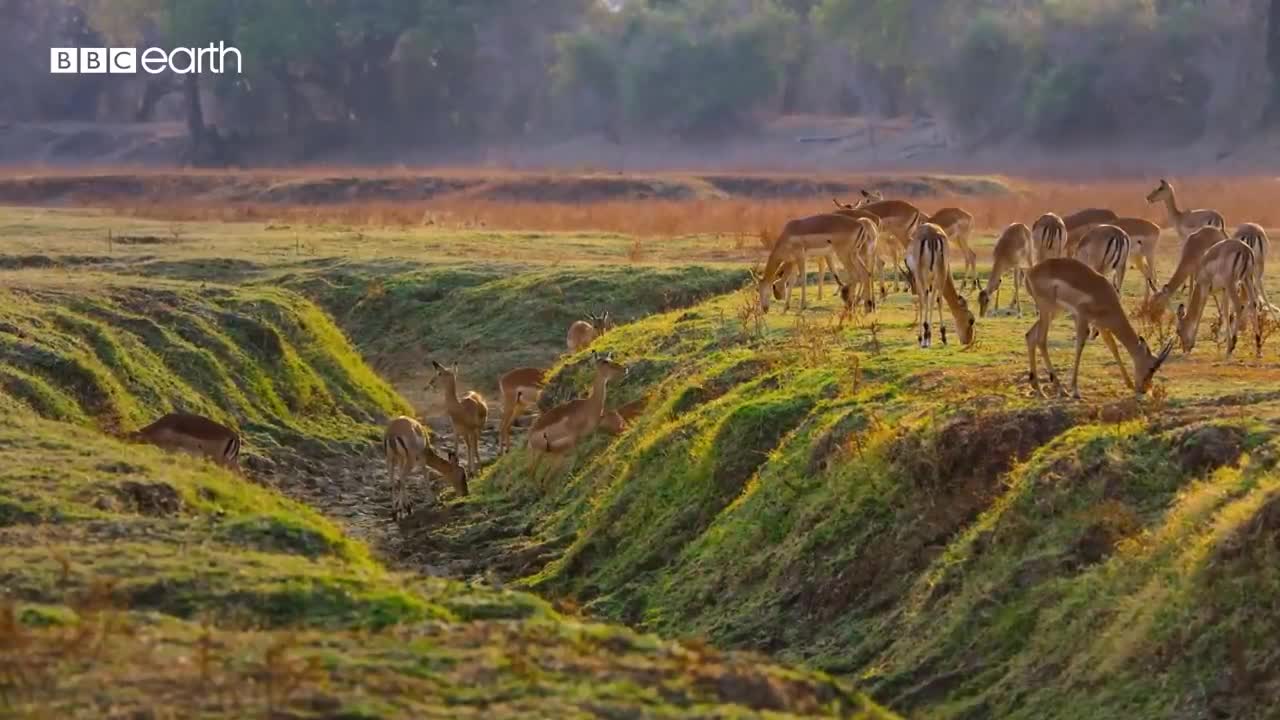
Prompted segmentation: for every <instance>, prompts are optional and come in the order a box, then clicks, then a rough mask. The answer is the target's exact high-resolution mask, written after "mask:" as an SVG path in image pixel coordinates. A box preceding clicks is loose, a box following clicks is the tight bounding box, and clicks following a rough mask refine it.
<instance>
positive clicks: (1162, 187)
mask: <svg viewBox="0 0 1280 720" xmlns="http://www.w3.org/2000/svg"><path fill="white" fill-rule="evenodd" d="M1172 194H1173V186H1172V185H1170V184H1169V181H1168V180H1165V179H1164V178H1160V184H1159V185H1157V186H1156V189H1155V190H1152V191H1151V192H1149V193H1147V204H1151V203H1154V202H1160V201H1161V200H1164V199H1165V198H1167V197H1169V196H1170V195H1172Z"/></svg>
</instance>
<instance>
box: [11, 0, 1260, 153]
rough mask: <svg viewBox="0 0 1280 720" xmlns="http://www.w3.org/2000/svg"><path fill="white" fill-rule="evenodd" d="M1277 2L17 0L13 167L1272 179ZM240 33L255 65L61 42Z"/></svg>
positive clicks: (109, 43)
mask: <svg viewBox="0 0 1280 720" xmlns="http://www.w3.org/2000/svg"><path fill="white" fill-rule="evenodd" d="M1277 22H1280V2H1272V1H1271V0H1073V1H1072V2H1052V3H1051V2H1035V1H1027V0H953V1H951V2H947V3H945V4H944V3H938V2H935V1H934V0H900V1H898V2H891V3H886V2H872V1H871V0H687V1H685V2H680V1H676V0H613V1H612V2H605V1H604V0H532V1H531V0H521V1H520V2H517V1H516V0H486V1H484V2H480V1H472V2H441V1H439V0H406V1H404V2H396V3H382V4H378V5H376V6H367V7H366V6H364V5H363V4H350V5H346V4H330V5H324V6H310V5H308V6H304V5H301V4H299V5H297V6H296V7H294V6H286V5H283V4H281V5H274V6H270V7H268V6H267V5H261V6H260V4H256V3H251V4H247V5H242V4H233V3H205V2H195V1H191V2H161V1H160V0H118V1H108V0H79V1H74V2H71V1H66V0H7V1H6V2H3V3H0V97H3V98H4V101H3V102H0V164H3V165H7V166H10V167H87V166H113V167H124V166H146V167H193V166H194V167H214V168H217V167H296V166H307V165H324V166H409V167H415V166H420V167H429V166H446V165H447V166H483V167H494V168H514V169H527V170H544V169H564V170H576V171H600V172H622V173H629V172H653V171H661V170H676V169H680V170H714V169H726V170H727V169H733V170H753V171H780V172H835V173H838V172H848V171H897V170H916V171H924V170H929V171H949V172H983V173H1010V174H1023V175H1040V174H1044V175H1056V176H1079V177H1082V178H1088V177H1099V176H1103V177H1137V176H1151V175H1154V174H1156V173H1166V172H1167V173H1181V174H1222V173H1231V172H1256V171H1262V170H1266V169H1267V168H1268V167H1269V166H1271V165H1273V164H1274V162H1275V160H1276V159H1280V144H1277V142H1276V141H1275V132H1274V129H1275V123H1276V119H1277V116H1278V115H1277V111H1276V110H1277V103H1276V100H1277V97H1278V94H1277V86H1278V83H1277V78H1280V32H1277V31H1274V30H1273V28H1275V27H1276V25H1277ZM210 42H213V43H218V42H225V43H227V44H228V45H234V46H235V47H237V48H239V49H240V50H241V51H242V53H243V54H244V58H245V68H244V73H243V74H242V75H235V74H222V75H216V74H208V73H206V74H203V75H200V76H196V75H192V74H188V75H176V74H173V73H164V74H159V75H149V74H145V73H138V74H134V75H101V74H100V75H88V74H84V75H67V74H51V73H50V72H49V48H51V47H139V48H142V47H148V46H153V45H155V46H160V47H174V46H191V47H198V46H204V45H207V44H208V43H210Z"/></svg>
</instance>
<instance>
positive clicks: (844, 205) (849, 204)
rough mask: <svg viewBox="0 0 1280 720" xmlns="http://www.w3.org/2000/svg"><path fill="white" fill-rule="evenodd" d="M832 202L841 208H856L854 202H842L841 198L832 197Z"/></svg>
mask: <svg viewBox="0 0 1280 720" xmlns="http://www.w3.org/2000/svg"><path fill="white" fill-rule="evenodd" d="M831 202H833V203H835V204H836V207H838V208H840V209H841V210H852V209H854V205H853V203H842V202H840V201H839V200H837V199H836V198H831ZM859 204H861V203H859Z"/></svg>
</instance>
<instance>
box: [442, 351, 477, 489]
mask: <svg viewBox="0 0 1280 720" xmlns="http://www.w3.org/2000/svg"><path fill="white" fill-rule="evenodd" d="M431 365H432V367H434V368H435V369H436V374H435V375H433V376H432V378H431V381H430V382H429V383H428V384H427V387H428V388H433V387H435V386H436V385H439V386H440V388H441V390H442V391H443V392H444V408H445V411H446V412H448V413H449V420H450V421H451V422H452V423H453V433H454V445H455V446H456V445H457V441H458V439H459V438H461V439H462V441H463V442H464V443H466V445H467V467H468V468H469V469H470V470H471V472H472V473H473V474H474V473H475V472H476V471H477V470H478V469H479V468H480V431H481V430H483V429H484V423H485V420H486V419H488V417H489V406H488V405H486V404H485V402H484V398H483V397H481V396H480V394H479V393H477V392H476V391H474V390H472V391H470V392H468V393H467V394H466V395H463V396H462V397H458V365H457V364H456V363H455V364H454V366H453V369H449V368H446V367H445V366H443V365H441V364H440V363H438V362H436V361H435V360H432V361H431Z"/></svg>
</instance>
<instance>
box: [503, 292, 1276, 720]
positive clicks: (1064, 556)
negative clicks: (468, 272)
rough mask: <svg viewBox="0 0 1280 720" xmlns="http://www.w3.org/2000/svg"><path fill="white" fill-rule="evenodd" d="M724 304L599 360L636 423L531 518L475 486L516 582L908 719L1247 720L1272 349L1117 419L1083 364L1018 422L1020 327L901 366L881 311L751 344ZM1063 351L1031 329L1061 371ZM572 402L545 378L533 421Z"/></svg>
mask: <svg viewBox="0 0 1280 720" xmlns="http://www.w3.org/2000/svg"><path fill="white" fill-rule="evenodd" d="M746 302H747V298H746V296H745V294H741V295H738V296H730V297H726V298H723V299H720V300H717V301H714V302H712V303H708V304H705V305H701V306H698V307H695V308H692V309H690V310H688V311H682V312H675V313H669V314H666V315H662V316H657V317H653V318H650V319H647V320H645V321H641V322H639V323H636V324H634V325H631V326H628V327H626V328H623V329H621V330H619V331H618V332H617V333H615V334H613V335H611V336H607V337H606V338H603V339H601V340H600V341H598V343H597V348H598V349H600V350H608V351H613V352H614V353H615V354H616V355H617V356H619V357H620V358H622V359H623V360H624V361H625V362H628V363H630V364H631V365H632V367H633V368H634V369H633V372H632V374H631V375H630V376H628V377H627V378H626V379H625V380H623V381H621V382H619V383H618V384H617V386H616V387H614V388H611V393H610V396H611V398H613V400H611V402H610V404H611V405H612V404H614V402H617V403H621V402H625V401H627V400H629V399H632V398H634V397H638V396H639V395H642V394H647V395H648V396H649V397H650V405H649V411H648V412H647V413H646V414H645V415H644V416H643V417H642V418H640V419H639V420H638V422H637V423H636V425H635V426H634V427H633V428H632V429H631V430H630V431H628V432H627V433H625V434H624V435H622V436H621V437H618V438H612V437H607V436H596V437H594V438H592V439H591V440H589V441H588V442H587V443H586V445H585V446H584V447H583V448H582V449H581V450H580V452H579V453H578V458H577V463H576V467H575V470H574V471H572V472H571V473H570V474H567V475H565V476H564V477H562V478H561V479H560V480H559V481H558V482H557V483H554V484H553V485H552V489H551V490H550V491H549V493H548V494H546V495H539V494H538V492H537V491H536V490H535V489H534V488H532V487H531V486H530V484H529V482H528V479H527V477H526V476H525V474H524V472H525V463H524V459H523V457H522V456H521V455H519V454H516V455H513V456H510V457H508V458H504V459H503V460H502V461H501V463H500V465H499V466H498V467H497V469H496V470H495V471H494V472H493V474H492V475H491V476H490V479H489V489H486V492H490V491H492V492H494V493H497V494H499V495H506V496H510V495H514V496H516V497H520V498H523V501H524V502H525V503H526V504H527V505H526V507H527V509H523V508H522V509H520V510H516V511H514V512H516V513H517V514H519V515H520V517H521V518H525V520H519V521H517V522H523V521H527V522H532V523H533V524H534V526H535V527H536V529H537V532H536V535H537V536H538V538H539V539H540V540H542V541H549V540H553V539H559V540H561V541H562V542H563V543H564V544H565V545H566V547H565V549H564V550H563V552H561V553H559V554H558V556H557V557H556V558H555V559H553V560H552V561H551V562H549V563H547V564H546V565H545V566H544V567H541V569H537V568H534V569H532V570H531V571H530V572H529V573H528V574H527V576H526V577H525V578H524V580H523V581H522V583H521V584H523V585H524V586H526V587H531V588H533V589H536V590H538V591H539V592H541V593H546V594H549V595H551V596H553V597H568V598H572V599H573V600H574V601H575V602H578V603H581V604H582V605H583V606H584V607H586V608H587V609H589V610H590V611H592V612H594V613H597V614H599V615H600V616H601V617H604V618H610V619H617V620H622V621H625V622H628V623H633V624H635V625H637V626H639V627H641V628H644V629H647V630H655V631H659V632H661V633H665V634H676V635H683V634H698V635H702V636H705V637H708V638H710V639H711V640H712V641H713V642H715V643H717V644H723V645H725V646H732V647H748V648H755V649H761V650H767V651H769V652H771V653H776V654H777V655H779V656H780V657H784V658H787V659H788V660H796V661H803V662H806V663H810V664H812V665H814V666H816V667H819V668H822V669H826V670H829V671H832V672H838V673H842V674H847V675H849V676H852V677H855V678H858V679H859V680H860V681H861V682H865V683H867V684H868V688H869V689H870V691H871V692H872V694H873V695H874V696H875V697H877V698H878V699H880V700H881V701H883V702H885V703H887V704H888V706H889V707H892V708H894V709H895V710H897V711H899V712H903V713H906V714H908V715H909V716H911V717H933V718H977V717H991V716H997V717H1026V718H1036V717H1079V718H1089V717H1104V716H1105V717H1110V716H1114V715H1115V714H1116V713H1118V712H1124V713H1127V714H1132V715H1135V716H1142V717H1170V716H1200V715H1203V714H1209V713H1213V712H1227V713H1230V715H1231V716H1232V717H1258V718H1261V717H1265V716H1266V713H1267V712H1269V709H1268V707H1269V706H1268V704H1267V702H1265V700H1264V699H1265V698H1267V697H1271V696H1273V695H1274V693H1275V692H1276V691H1277V690H1280V664H1277V663H1276V662H1275V660H1276V655H1275V653H1274V652H1272V650H1271V649H1270V643H1269V641H1268V640H1267V638H1269V637H1273V636H1274V635H1275V633H1276V632H1277V631H1280V625H1277V622H1276V617H1277V616H1276V614H1275V612H1274V607H1273V604H1274V603H1273V600H1272V598H1273V597H1275V594H1276V590H1277V589H1278V588H1280V572H1277V570H1276V567H1277V565H1276V564H1275V560H1276V553H1277V547H1280V546H1278V545H1277V542H1276V535H1275V533H1276V523H1275V518H1276V513H1275V508H1276V507H1277V506H1278V505H1277V503H1278V502H1280V474H1277V473H1276V471H1275V467H1274V465H1275V457H1276V438H1277V427H1280V425H1278V424H1277V422H1278V418H1280V394H1277V393H1276V392H1274V390H1272V389H1269V388H1268V387H1267V386H1266V385H1265V384H1264V383H1263V382H1262V379H1263V378H1267V377H1274V375H1273V373H1274V372H1276V369H1277V366H1276V363H1275V360H1274V356H1275V350H1274V347H1271V346H1268V349H1267V351H1266V358H1265V359H1263V360H1253V359H1245V358H1238V359H1236V360H1234V361H1230V362H1224V361H1222V360H1221V359H1220V358H1218V357H1216V350H1215V348H1214V347H1213V345H1212V344H1209V345H1207V346H1206V347H1205V349H1204V350H1203V351H1202V350H1200V349H1197V351H1196V353H1195V354H1193V355H1191V356H1176V355H1175V358H1174V359H1172V360H1171V361H1170V362H1169V363H1168V364H1167V366H1166V367H1165V368H1164V369H1162V370H1161V374H1160V375H1159V376H1158V383H1159V386H1158V387H1157V388H1156V389H1155V390H1154V392H1153V394H1152V396H1151V397H1149V398H1148V399H1147V401H1146V402H1144V403H1141V404H1139V403H1135V402H1134V401H1133V399H1132V397H1131V394H1128V395H1126V393H1125V391H1124V387H1123V385H1122V384H1121V382H1120V378H1119V375H1118V374H1117V373H1116V371H1115V369H1114V365H1113V362H1112V360H1111V359H1110V356H1109V354H1108V353H1107V352H1106V350H1105V349H1104V348H1103V347H1101V346H1100V345H1099V346H1094V345H1091V346H1090V348H1089V349H1088V350H1087V351H1086V354H1085V362H1084V365H1083V369H1082V373H1083V375H1082V378H1083V379H1082V384H1081V387H1082V390H1083V391H1084V392H1085V394H1086V396H1088V397H1090V398H1092V400H1091V401H1086V402H1084V403H1080V402H1062V401H1053V402H1046V401H1043V400H1039V399H1033V398H1031V397H1029V387H1028V386H1027V384H1026V379H1025V377H1026V371H1025V352H1024V351H1023V343H1022V333H1023V332H1025V330H1026V328H1027V327H1029V326H1030V324H1031V322H1032V320H1033V316H1029V317H1027V318H1025V319H1021V320H1019V319H1017V318H1016V317H1011V316H1009V315H1003V316H998V317H993V318H985V319H983V320H981V321H980V324H979V343H978V345H977V346H976V347H975V348H972V349H969V350H964V351H962V350H960V349H959V348H957V347H956V346H955V345H954V344H953V345H951V346H938V347H935V348H934V349H931V350H921V349H918V348H916V347H914V329H913V328H912V327H911V326H910V314H909V307H910V306H909V304H908V302H909V301H908V300H907V299H906V298H905V297H902V296H898V297H897V298H895V299H891V301H890V303H889V304H888V305H887V306H886V307H885V308H884V310H883V313H882V315H881V316H880V320H879V324H878V325H876V326H875V327H874V329H873V328H872V327H871V326H870V325H868V324H861V325H860V326H859V325H846V326H845V327H844V328H843V329H840V328H838V327H837V326H836V324H835V323H836V318H835V316H834V315H833V314H832V313H830V312H829V311H827V310H823V309H818V310H817V311H816V312H813V313H811V314H810V315H809V316H808V317H807V318H806V319H805V320H803V321H799V322H797V321H796V320H795V318H794V317H789V318H783V317H779V316H778V315H776V314H773V315H771V316H770V317H769V321H768V323H766V325H765V329H764V332H763V333H762V334H761V335H756V333H755V331H754V329H753V326H752V323H751V322H749V321H748V322H745V323H744V322H739V320H738V319H737V317H736V316H735V312H736V311H737V310H738V309H739V308H741V307H745V304H746ZM828 307H829V306H828ZM949 320H950V318H949V317H948V321H949ZM1063 325H1065V323H1063ZM1143 331H1144V332H1148V333H1149V334H1150V335H1151V337H1152V338H1155V337H1157V334H1158V333H1160V332H1167V329H1165V330H1161V329H1160V328H1154V327H1151V328H1144V329H1143ZM1153 341H1154V340H1153ZM1070 344H1071V332H1070V329H1069V328H1063V327H1060V328H1057V329H1055V331H1054V333H1053V334H1052V335H1051V350H1052V351H1053V352H1054V353H1055V356H1056V357H1057V358H1059V362H1060V363H1061V362H1063V359H1064V358H1066V359H1069V358H1070V350H1069V347H1070ZM589 377H590V376H589V372H588V371H587V370H586V368H585V366H584V364H583V363H582V362H581V358H570V359H568V360H567V361H566V362H565V363H564V364H563V365H562V366H561V367H560V369H559V372H558V375H557V377H556V379H555V380H553V383H552V387H553V391H552V393H550V395H551V396H552V398H553V400H554V399H555V398H563V397H568V396H570V395H573V394H577V393H581V392H583V390H584V389H585V386H586V384H587V383H588V382H589Z"/></svg>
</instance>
